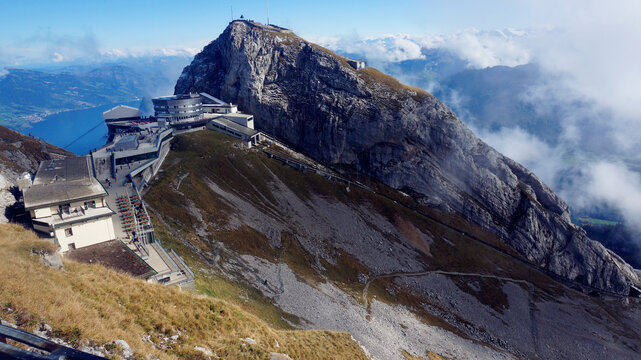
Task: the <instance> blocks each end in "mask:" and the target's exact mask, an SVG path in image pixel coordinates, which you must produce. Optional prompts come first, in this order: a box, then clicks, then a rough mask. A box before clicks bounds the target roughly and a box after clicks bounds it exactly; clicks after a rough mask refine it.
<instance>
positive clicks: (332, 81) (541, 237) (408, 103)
mask: <svg viewBox="0 0 641 360" xmlns="http://www.w3.org/2000/svg"><path fill="white" fill-rule="evenodd" d="M190 91H192V92H202V91H205V92H208V93H210V94H212V95H214V96H216V97H219V98H221V99H223V100H225V101H228V102H233V103H236V104H238V106H239V109H241V110H242V111H244V112H247V113H251V114H253V115H254V117H255V119H256V125H257V127H258V128H259V129H261V130H264V131H266V132H268V133H270V134H272V135H274V136H276V137H278V138H280V139H282V140H284V141H286V142H287V143H289V144H291V145H292V146H294V147H295V148H297V149H299V150H301V151H302V152H304V153H306V154H308V155H310V156H312V157H314V158H316V159H317V160H319V161H321V162H324V163H326V164H330V165H347V166H352V167H353V168H354V169H356V170H358V171H360V172H362V173H365V174H368V175H370V176H373V177H375V178H377V179H379V180H381V181H382V182H384V183H385V184H387V185H389V186H392V187H394V188H397V189H401V190H404V191H406V192H408V193H410V194H412V196H414V198H415V199H417V200H418V201H420V202H421V203H423V204H425V205H429V206H435V207H439V208H440V209H442V210H445V211H451V212H457V213H460V214H463V215H464V216H465V217H466V218H468V219H469V220H471V221H474V222H476V223H477V224H480V225H481V226H483V227H484V228H486V229H488V230H490V231H492V232H493V233H495V234H497V235H498V236H499V237H500V238H501V239H502V240H503V241H504V242H505V243H506V244H508V245H509V246H511V247H512V248H514V249H515V250H516V251H518V252H519V253H521V254H522V255H523V256H524V257H526V258H527V259H528V260H529V261H531V262H533V263H535V264H537V265H539V266H541V267H544V268H546V269H548V270H549V271H551V272H553V273H555V274H557V275H559V276H562V277H564V278H567V279H571V280H575V281H578V282H580V283H583V284H586V285H590V286H593V287H596V288H599V289H604V290H608V291H612V292H616V293H619V294H627V293H628V291H629V289H630V284H631V283H638V282H639V279H638V278H637V276H636V274H635V272H634V270H633V269H632V268H631V267H630V266H629V265H627V264H626V263H624V262H623V261H622V260H620V259H618V258H617V257H616V256H615V255H613V254H611V253H610V252H609V251H608V250H606V249H605V248H604V247H603V246H602V245H600V244H599V243H597V242H595V241H592V240H590V239H589V238H588V237H587V236H586V235H585V232H584V231H583V230H582V229H580V228H578V227H576V226H574V225H573V224H572V223H571V222H570V214H569V210H568V206H567V204H566V203H565V202H564V201H563V200H562V199H561V198H560V197H559V196H558V195H557V194H555V193H554V192H553V191H552V190H551V189H550V188H549V187H548V186H546V185H545V184H543V183H542V182H541V181H540V180H539V179H538V178H537V177H536V176H535V175H534V174H533V173H532V172H531V171H529V170H528V169H526V168H524V167H523V166H521V165H520V164H518V163H516V162H514V161H513V160H511V159H509V158H507V157H505V156H503V155H502V154H500V153H499V152H497V151H496V150H494V149H493V148H491V147H490V146H488V145H487V144H485V143H484V142H483V141H481V140H480V139H479V138H477V137H476V136H475V135H474V134H473V133H472V132H471V131H470V130H469V129H468V128H467V127H466V126H465V125H464V124H463V123H462V122H461V121H460V120H459V119H458V118H457V117H456V115H455V114H454V113H453V112H452V111H451V110H450V109H449V108H448V107H446V106H445V105H444V104H443V103H441V102H440V101H439V100H438V99H436V98H435V97H433V96H432V95H430V94H428V93H426V92H424V91H422V90H420V89H417V88H413V87H409V86H406V85H403V84H401V83H399V82H398V81H396V80H395V79H393V78H391V77H389V76H387V75H384V74H382V73H380V72H378V71H376V70H375V69H372V68H367V69H365V70H354V69H353V68H352V67H350V66H349V65H348V63H347V62H346V59H345V58H342V57H341V56H338V55H336V54H334V53H332V52H331V51H329V50H326V49H324V48H322V47H320V46H317V45H315V44H312V43H309V42H307V41H305V40H303V39H301V38H300V37H298V36H296V35H294V34H292V33H290V32H282V31H279V30H278V29H276V28H272V27H266V26H263V25H261V24H258V23H252V22H247V21H234V22H232V23H231V24H230V25H229V26H228V27H227V29H225V31H224V32H223V33H222V34H221V35H220V36H219V37H218V39H216V40H215V41H213V42H211V43H210V44H209V45H207V46H206V47H205V48H204V49H203V51H202V52H201V53H200V54H198V55H196V57H195V58H194V60H193V62H192V63H191V65H189V66H187V67H186V68H185V69H184V70H183V73H182V75H181V76H180V78H179V79H178V82H177V84H176V87H175V93H177V94H178V93H186V92H190Z"/></svg>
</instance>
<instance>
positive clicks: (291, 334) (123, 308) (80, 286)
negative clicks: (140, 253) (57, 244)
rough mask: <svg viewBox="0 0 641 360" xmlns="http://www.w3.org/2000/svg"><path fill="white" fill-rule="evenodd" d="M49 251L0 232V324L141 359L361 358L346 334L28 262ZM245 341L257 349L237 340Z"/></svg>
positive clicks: (77, 268) (8, 229)
mask: <svg viewBox="0 0 641 360" xmlns="http://www.w3.org/2000/svg"><path fill="white" fill-rule="evenodd" d="M52 250H53V247H52V245H51V244H50V243H49V242H47V241H45V240H40V239H38V238H37V237H36V235H35V234H34V233H32V232H30V231H27V230H24V229H22V228H21V227H19V226H17V225H0V258H2V259H3V261H2V262H0V273H2V274H3V280H2V283H1V286H0V304H1V305H2V307H1V309H2V310H1V312H0V316H1V317H2V318H4V319H6V320H8V321H11V322H15V323H18V324H19V325H20V326H22V327H23V328H26V329H29V330H31V329H33V328H34V327H35V326H37V325H38V324H40V323H43V322H44V323H48V324H50V325H51V326H52V327H53V329H54V333H55V334H56V335H58V336H60V337H63V338H65V339H67V340H68V341H71V342H72V343H81V342H86V341H91V342H95V343H97V344H104V343H106V342H109V341H113V340H115V339H123V340H125V341H127V342H128V343H129V344H130V345H131V347H132V349H134V350H135V351H136V352H137V353H138V354H139V355H142V357H143V358H144V357H146V354H152V355H153V356H156V357H158V358H160V359H178V358H199V353H198V352H197V351H194V346H202V347H205V348H209V349H211V350H212V351H214V352H215V353H216V354H217V355H218V356H220V357H221V358H227V359H263V358H267V357H268V356H269V352H271V351H275V352H283V353H287V354H289V355H290V356H292V357H293V358H304V359H316V358H350V359H364V358H365V355H364V354H363V352H362V350H361V349H360V348H359V347H358V345H357V344H356V343H355V342H354V341H352V340H351V338H350V336H349V335H348V334H345V333H336V332H330V331H296V330H295V331H290V330H274V329H273V328H271V327H269V326H268V325H267V324H266V323H265V322H264V321H262V320H260V319H258V318H257V317H256V316H254V315H251V314H249V313H247V312H245V311H243V310H242V309H240V308H239V307H237V306H235V305H232V304H229V303H228V302H225V301H222V300H218V299H214V298H211V297H207V296H202V295H196V294H194V293H191V292H186V291H181V290H179V289H177V288H169V287H163V286H161V285H153V284H147V283H145V282H143V281H141V280H136V279H133V278H131V277H129V276H127V275H125V274H120V273H117V272H114V271H112V270H110V269H107V268H104V267H102V266H100V265H86V264H79V263H74V262H71V261H65V270H64V271H60V270H56V269H52V268H48V267H46V266H44V265H42V264H41V263H40V260H39V259H40V257H39V256H33V255H31V254H32V253H34V252H35V253H41V252H50V251H52ZM179 332H180V336H179V338H178V340H177V342H176V343H175V344H173V345H171V346H170V347H169V348H167V349H165V350H160V349H157V348H156V347H154V345H153V344H152V343H150V342H145V341H143V340H142V336H143V335H145V334H149V335H152V339H157V338H160V337H162V336H167V335H173V334H178V333H179ZM246 337H251V338H252V339H255V340H256V341H257V342H258V344H257V345H249V344H245V343H244V342H243V341H241V340H240V339H242V338H246ZM276 342H278V343H279V344H280V347H278V348H277V347H276Z"/></svg>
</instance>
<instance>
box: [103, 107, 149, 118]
mask: <svg viewBox="0 0 641 360" xmlns="http://www.w3.org/2000/svg"><path fill="white" fill-rule="evenodd" d="M102 117H103V118H104V119H105V120H113V119H127V118H139V117H140V110H138V109H136V108H134V107H131V106H127V105H118V106H115V107H112V108H111V109H109V110H107V111H105V112H103V113H102Z"/></svg>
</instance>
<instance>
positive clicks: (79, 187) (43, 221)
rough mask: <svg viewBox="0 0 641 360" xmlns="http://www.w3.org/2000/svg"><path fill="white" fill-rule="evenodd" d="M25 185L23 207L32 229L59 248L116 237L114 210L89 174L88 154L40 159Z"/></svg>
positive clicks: (64, 249)
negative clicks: (31, 176)
mask: <svg viewBox="0 0 641 360" xmlns="http://www.w3.org/2000/svg"><path fill="white" fill-rule="evenodd" d="M29 182H30V181H29ZM23 184H24V182H23ZM24 185H25V186H24V187H23V188H22V192H23V196H24V206H25V210H26V211H28V212H29V214H30V216H31V221H32V223H33V228H34V229H35V230H36V231H38V232H40V233H43V234H46V235H48V236H50V237H52V238H54V241H55V243H56V245H58V246H59V247H60V251H62V252H65V251H68V250H73V249H77V248H82V247H85V246H90V245H94V244H97V243H101V242H104V241H109V240H113V239H115V238H116V237H115V234H114V226H113V222H112V216H113V215H114V214H115V213H114V212H113V211H112V210H111V209H110V208H109V207H108V206H107V203H106V201H105V198H106V197H107V195H108V194H107V191H106V190H105V188H104V187H103V186H102V184H101V183H100V182H99V181H98V180H97V179H96V178H95V177H94V176H93V174H92V167H91V160H90V158H89V157H87V156H83V157H71V158H64V159H55V160H47V161H43V162H41V163H40V166H39V167H38V171H37V172H36V175H35V177H34V178H33V182H32V183H31V184H28V183H27V184H24Z"/></svg>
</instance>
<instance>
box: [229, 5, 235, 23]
mask: <svg viewBox="0 0 641 360" xmlns="http://www.w3.org/2000/svg"><path fill="white" fill-rule="evenodd" d="M229 10H230V11H231V21H234V6H233V5H229Z"/></svg>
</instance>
